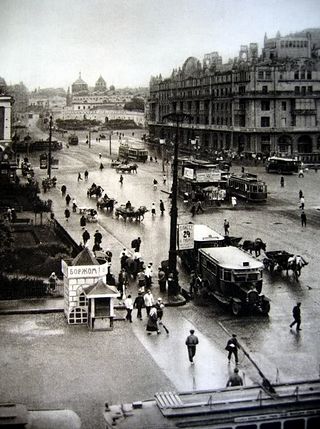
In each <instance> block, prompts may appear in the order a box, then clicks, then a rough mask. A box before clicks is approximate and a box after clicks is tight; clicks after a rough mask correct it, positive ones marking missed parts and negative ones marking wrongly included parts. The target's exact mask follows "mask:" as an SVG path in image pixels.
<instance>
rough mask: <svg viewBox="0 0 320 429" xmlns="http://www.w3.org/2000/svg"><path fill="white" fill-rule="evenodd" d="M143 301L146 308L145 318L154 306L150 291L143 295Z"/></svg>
mask: <svg viewBox="0 0 320 429" xmlns="http://www.w3.org/2000/svg"><path fill="white" fill-rule="evenodd" d="M143 299H144V305H145V307H146V312H147V316H149V314H150V310H151V307H152V306H153V305H154V298H153V295H152V293H151V290H150V289H149V290H148V292H147V293H146V294H145V295H144V297H143Z"/></svg>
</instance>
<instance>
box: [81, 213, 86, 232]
mask: <svg viewBox="0 0 320 429" xmlns="http://www.w3.org/2000/svg"><path fill="white" fill-rule="evenodd" d="M86 225H87V220H86V218H85V216H84V215H82V216H81V218H80V226H81V228H82V229H84V228H85V226H86Z"/></svg>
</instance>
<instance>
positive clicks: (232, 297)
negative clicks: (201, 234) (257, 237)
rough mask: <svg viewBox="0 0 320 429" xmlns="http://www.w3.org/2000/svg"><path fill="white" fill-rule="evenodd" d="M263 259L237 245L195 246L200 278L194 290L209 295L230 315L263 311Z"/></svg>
mask: <svg viewBox="0 0 320 429" xmlns="http://www.w3.org/2000/svg"><path fill="white" fill-rule="evenodd" d="M262 270H263V263H262V262H260V261H258V260H257V259H255V258H253V257H252V256H250V255H248V253H247V252H244V251H243V250H241V249H239V248H238V247H234V246H228V247H212V248H208V249H199V256H198V270H197V272H198V274H199V275H200V277H201V278H202V285H201V289H200V290H199V291H197V292H198V294H200V295H202V296H203V297H206V296H213V297H214V298H215V299H217V301H219V302H220V303H221V304H223V305H225V306H227V307H229V308H230V309H231V311H232V313H233V315H234V316H239V315H240V314H243V313H260V314H263V315H267V314H268V313H269V311H270V300H269V299H268V298H267V297H266V296H265V295H263V294H262V293H261V291H262Z"/></svg>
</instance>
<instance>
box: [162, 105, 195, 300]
mask: <svg viewBox="0 0 320 429" xmlns="http://www.w3.org/2000/svg"><path fill="white" fill-rule="evenodd" d="M191 118H192V116H191V115H189V114H186V113H183V112H176V113H169V114H168V115H165V116H164V117H163V119H171V120H172V121H175V122H176V138H175V142H174V154H173V174H172V191H171V220H170V248H169V262H168V265H169V274H172V276H173V281H170V282H169V285H168V295H169V296H177V295H178V294H179V292H180V286H179V276H178V272H177V221H178V208H177V198H178V154H179V137H180V136H179V125H180V124H181V123H182V122H183V121H184V119H189V121H190V120H191Z"/></svg>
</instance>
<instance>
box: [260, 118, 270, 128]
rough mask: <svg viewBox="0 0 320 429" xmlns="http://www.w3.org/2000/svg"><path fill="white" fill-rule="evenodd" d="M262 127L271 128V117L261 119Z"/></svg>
mask: <svg viewBox="0 0 320 429" xmlns="http://www.w3.org/2000/svg"><path fill="white" fill-rule="evenodd" d="M261 127H270V118H269V116H262V117H261Z"/></svg>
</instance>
